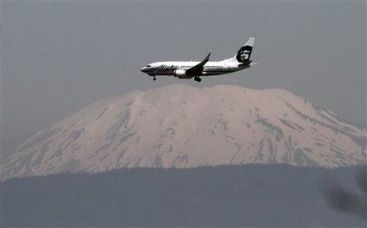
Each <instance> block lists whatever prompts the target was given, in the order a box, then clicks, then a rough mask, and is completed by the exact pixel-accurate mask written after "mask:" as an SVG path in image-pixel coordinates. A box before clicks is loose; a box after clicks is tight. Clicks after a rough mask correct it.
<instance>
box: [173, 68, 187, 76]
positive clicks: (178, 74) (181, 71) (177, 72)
mask: <svg viewBox="0 0 367 228" xmlns="http://www.w3.org/2000/svg"><path fill="white" fill-rule="evenodd" d="M175 76H176V77H178V78H184V77H185V76H186V70H183V69H178V70H175Z"/></svg>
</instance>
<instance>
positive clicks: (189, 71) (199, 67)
mask: <svg viewBox="0 0 367 228" xmlns="http://www.w3.org/2000/svg"><path fill="white" fill-rule="evenodd" d="M209 57H210V52H209V54H208V55H207V56H206V57H205V59H204V60H203V61H201V62H200V63H198V64H196V65H195V66H193V67H191V68H189V69H187V70H186V75H192V76H195V75H199V74H201V72H202V71H203V69H204V65H205V64H206V63H207V62H208V61H209Z"/></svg>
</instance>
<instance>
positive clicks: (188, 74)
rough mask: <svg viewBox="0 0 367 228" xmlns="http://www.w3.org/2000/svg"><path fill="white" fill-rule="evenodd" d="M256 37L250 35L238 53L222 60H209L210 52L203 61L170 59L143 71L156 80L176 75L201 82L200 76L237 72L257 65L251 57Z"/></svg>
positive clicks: (144, 68) (142, 69)
mask: <svg viewBox="0 0 367 228" xmlns="http://www.w3.org/2000/svg"><path fill="white" fill-rule="evenodd" d="M254 44H255V37H250V38H249V39H248V41H247V42H246V44H244V45H243V46H242V47H241V48H240V49H239V50H238V51H237V54H236V55H235V56H233V57H231V58H228V59H224V60H222V61H209V57H210V53H209V54H208V55H207V56H206V57H205V59H204V60H203V61H201V62H197V61H169V62H155V63H150V64H148V65H147V66H145V67H143V68H141V69H140V70H141V71H142V72H143V73H146V74H148V75H149V76H151V77H153V80H156V76H174V77H177V78H179V79H191V78H194V80H195V81H197V82H201V78H200V76H215V75H221V74H227V73H232V72H236V71H239V70H243V69H247V68H250V67H251V66H253V65H255V64H256V63H253V62H252V60H251V59H250V57H251V52H252V48H253V46H254Z"/></svg>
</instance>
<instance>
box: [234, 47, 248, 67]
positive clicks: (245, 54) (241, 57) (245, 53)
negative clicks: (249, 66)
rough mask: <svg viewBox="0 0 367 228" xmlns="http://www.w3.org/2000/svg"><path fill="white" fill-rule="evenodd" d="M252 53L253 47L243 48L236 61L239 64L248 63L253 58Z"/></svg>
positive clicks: (239, 51)
mask: <svg viewBox="0 0 367 228" xmlns="http://www.w3.org/2000/svg"><path fill="white" fill-rule="evenodd" d="M251 51H252V47H251V46H244V47H242V48H241V49H240V50H238V52H237V56H236V59H237V61H238V62H242V63H243V62H247V61H249V60H250V57H251Z"/></svg>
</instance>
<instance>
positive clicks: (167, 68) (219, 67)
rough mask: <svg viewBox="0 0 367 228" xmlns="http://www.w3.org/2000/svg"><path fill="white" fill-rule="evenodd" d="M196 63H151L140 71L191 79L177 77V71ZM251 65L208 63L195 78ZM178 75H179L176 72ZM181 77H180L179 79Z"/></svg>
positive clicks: (241, 68) (151, 74)
mask: <svg viewBox="0 0 367 228" xmlns="http://www.w3.org/2000/svg"><path fill="white" fill-rule="evenodd" d="M199 63H200V62H198V61H170V62H156V63H151V64H149V65H148V66H149V67H143V68H142V69H141V71H143V72H144V73H147V74H148V75H149V76H157V75H160V76H175V77H178V78H191V77H185V75H180V74H178V75H177V70H185V71H186V70H187V69H190V68H191V67H193V66H195V65H197V64H199ZM250 66H251V64H248V65H244V64H239V63H234V62H223V61H210V62H207V63H206V64H205V65H204V66H203V68H204V69H203V70H202V72H200V73H198V75H195V76H209V75H220V74H227V73H232V72H235V71H239V70H243V69H246V68H249V67H250ZM178 73H180V72H179V71H178ZM180 76H181V77H180Z"/></svg>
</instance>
